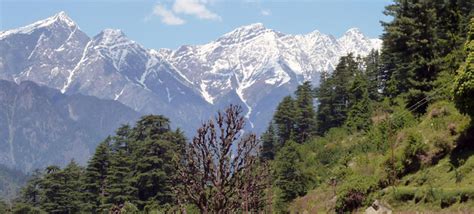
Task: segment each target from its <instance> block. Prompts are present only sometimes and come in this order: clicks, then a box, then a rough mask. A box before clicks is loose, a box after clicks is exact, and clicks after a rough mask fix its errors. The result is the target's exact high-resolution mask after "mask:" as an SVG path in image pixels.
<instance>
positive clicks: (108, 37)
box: [94, 29, 132, 45]
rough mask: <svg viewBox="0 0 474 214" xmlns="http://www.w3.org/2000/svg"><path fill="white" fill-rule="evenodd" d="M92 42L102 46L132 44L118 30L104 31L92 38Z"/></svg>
mask: <svg viewBox="0 0 474 214" xmlns="http://www.w3.org/2000/svg"><path fill="white" fill-rule="evenodd" d="M94 41H96V42H97V43H100V44H103V45H113V44H117V43H124V42H126V43H131V42H132V41H131V40H130V39H128V38H127V36H126V35H125V34H124V33H123V32H122V31H121V30H118V29H105V30H103V31H102V32H100V33H99V34H97V36H95V37H94Z"/></svg>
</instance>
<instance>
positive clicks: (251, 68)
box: [0, 12, 381, 135]
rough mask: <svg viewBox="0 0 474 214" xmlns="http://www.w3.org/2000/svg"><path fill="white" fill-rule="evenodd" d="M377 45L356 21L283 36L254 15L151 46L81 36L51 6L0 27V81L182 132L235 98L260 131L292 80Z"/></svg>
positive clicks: (314, 77)
mask: <svg viewBox="0 0 474 214" xmlns="http://www.w3.org/2000/svg"><path fill="white" fill-rule="evenodd" d="M380 47H381V40H379V39H371V38H368V37H366V36H364V35H363V34H362V33H361V32H360V31H359V30H358V29H356V28H353V29H349V30H348V31H347V32H346V33H345V34H344V35H343V36H342V37H340V38H335V37H334V36H331V35H326V34H323V33H320V32H318V31H313V32H311V33H308V34H301V35H289V34H284V33H281V32H278V31H275V30H272V29H268V28H265V26H264V25H263V24H261V23H256V24H251V25H247V26H242V27H239V28H237V29H235V30H233V31H232V32H229V33H227V34H225V35H223V36H221V37H220V38H218V39H217V40H215V41H212V42H210V43H208V44H203V45H185V46H181V47H180V48H178V49H176V50H170V49H159V50H154V49H147V48H145V47H143V46H141V45H140V44H138V43H137V42H135V41H132V40H130V39H129V38H127V36H126V35H125V34H124V33H123V32H122V31H120V30H114V29H105V30H103V31H102V32H100V33H99V34H98V35H96V36H94V37H92V38H90V37H89V36H88V35H86V34H85V33H84V32H82V31H81V30H80V28H79V27H78V25H77V24H76V23H75V22H74V21H73V20H72V19H71V18H69V17H68V16H67V15H66V13H64V12H60V13H58V14H56V15H55V16H52V17H49V18H47V19H44V20H41V21H38V22H35V23H33V24H31V25H28V26H25V27H21V28H18V29H13V30H8V31H4V32H0V50H1V51H0V79H6V80H11V81H15V82H17V83H18V82H21V81H24V80H30V81H34V82H36V83H39V84H43V85H46V86H49V87H52V88H56V89H58V90H60V91H61V92H63V93H66V94H74V93H82V94H86V95H92V96H96V97H99V98H105V99H112V100H117V101H119V102H121V103H123V104H125V105H127V106H129V107H131V108H133V109H135V110H136V111H139V112H141V113H155V114H164V115H166V116H168V117H170V119H171V120H172V121H173V123H174V125H176V126H179V127H182V128H183V129H184V131H185V132H186V133H187V134H188V135H192V134H193V133H194V130H195V128H197V127H198V126H199V124H200V122H202V121H203V120H207V119H208V118H209V116H210V115H211V114H212V113H213V112H214V111H215V110H217V109H220V108H222V107H224V106H226V105H228V104H229V103H234V104H239V105H242V106H243V108H244V110H245V111H246V112H245V113H246V117H247V118H248V120H249V123H248V124H249V125H250V126H251V127H253V128H255V130H256V131H257V132H260V131H262V130H263V129H264V128H265V127H266V126H267V124H268V122H269V120H270V118H271V116H272V114H273V110H274V109H275V107H276V105H277V104H278V102H279V101H280V100H281V99H282V97H283V96H286V95H289V94H291V93H292V92H293V91H294V90H295V89H296V87H297V86H298V84H300V83H302V82H303V81H306V80H309V81H311V82H312V83H313V84H314V85H317V84H318V83H319V77H320V74H321V72H326V71H327V72H331V71H332V70H333V69H334V68H335V66H336V64H337V61H338V59H339V57H341V56H343V55H346V54H348V53H350V52H352V53H355V54H356V55H366V54H367V53H368V52H369V51H370V50H371V49H380ZM257 118H258V119H257Z"/></svg>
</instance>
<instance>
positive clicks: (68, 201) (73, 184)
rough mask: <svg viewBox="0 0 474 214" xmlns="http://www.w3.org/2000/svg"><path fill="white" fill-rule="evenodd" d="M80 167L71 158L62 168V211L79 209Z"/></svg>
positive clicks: (77, 210)
mask: <svg viewBox="0 0 474 214" xmlns="http://www.w3.org/2000/svg"><path fill="white" fill-rule="evenodd" d="M82 171H83V170H82V168H81V167H80V166H79V165H77V163H76V162H75V161H74V160H72V161H71V162H69V164H68V165H67V166H66V167H65V168H64V169H63V170H62V174H63V179H64V180H63V181H62V182H63V184H62V186H63V187H62V191H63V192H64V195H63V197H62V198H63V200H62V201H63V202H64V205H63V206H64V208H65V212H64V213H78V212H79V211H80V209H81V198H80V195H81V186H82V185H81V179H80V178H81V176H82Z"/></svg>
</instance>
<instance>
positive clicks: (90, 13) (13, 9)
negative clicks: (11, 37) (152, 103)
mask: <svg viewBox="0 0 474 214" xmlns="http://www.w3.org/2000/svg"><path fill="white" fill-rule="evenodd" d="M390 2H391V1H389V0H296V1H291V0H267V1H265V0H241V1H237V0H162V1H156V0H155V1H152V0H151V1H146V0H0V30H1V31H3V30H7V29H11V28H17V27H20V26H24V25H27V24H30V23H32V22H34V21H37V20H39V19H43V18H46V17H49V16H52V15H54V14H56V13H58V12H59V11H65V12H66V13H67V14H68V15H69V16H70V17H71V18H72V19H73V20H74V21H75V22H76V23H77V24H78V25H79V27H80V28H81V29H82V30H83V31H85V32H86V33H87V34H88V35H89V36H91V37H92V36H94V35H96V34H98V33H99V32H100V31H101V30H102V29H105V28H117V29H122V30H123V31H124V33H125V34H126V35H127V36H128V37H129V38H131V39H133V40H135V41H137V42H139V43H140V44H142V45H144V46H145V47H148V48H173V49H174V48H177V47H179V46H180V45H183V44H203V43H207V42H209V41H211V40H215V39H217V38H218V37H219V36H220V35H222V34H224V33H226V32H229V31H231V30H232V29H234V28H236V27H238V26H242V25H247V24H251V23H256V22H261V23H263V24H264V25H265V26H266V27H267V28H272V29H275V30H278V31H281V32H283V33H289V34H302V33H309V32H311V31H313V30H319V31H320V32H323V33H326V34H332V35H334V36H336V37H338V36H341V35H342V34H343V33H344V32H345V31H346V30H347V29H349V28H351V27H357V28H359V29H361V31H362V32H364V33H365V34H366V35H368V36H370V37H378V36H380V34H381V33H382V27H381V26H380V22H379V21H380V20H387V19H388V18H387V17H385V16H384V15H383V13H382V11H383V9H384V7H385V6H386V5H388V4H390Z"/></svg>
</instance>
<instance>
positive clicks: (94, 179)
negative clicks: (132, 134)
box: [83, 137, 111, 213]
mask: <svg viewBox="0 0 474 214" xmlns="http://www.w3.org/2000/svg"><path fill="white" fill-rule="evenodd" d="M110 141H111V137H108V138H107V139H105V140H104V141H103V142H102V143H100V144H99V145H98V146H97V148H96V150H95V153H94V155H93V156H92V158H91V159H90V160H89V162H88V164H87V168H86V170H85V173H84V177H83V203H84V205H83V209H84V211H87V212H91V213H98V212H99V208H100V206H101V205H102V203H103V200H104V197H105V194H106V179H107V173H108V169H109V167H110V155H111V154H110V152H111V151H110Z"/></svg>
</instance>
